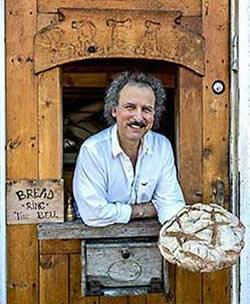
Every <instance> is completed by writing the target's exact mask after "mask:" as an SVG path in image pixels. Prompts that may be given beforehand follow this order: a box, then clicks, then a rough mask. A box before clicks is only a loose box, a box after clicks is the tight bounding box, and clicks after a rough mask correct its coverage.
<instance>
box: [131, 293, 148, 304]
mask: <svg viewBox="0 0 250 304" xmlns="http://www.w3.org/2000/svg"><path fill="white" fill-rule="evenodd" d="M127 299H128V304H146V300H147V298H146V295H141V296H128V298H127Z"/></svg>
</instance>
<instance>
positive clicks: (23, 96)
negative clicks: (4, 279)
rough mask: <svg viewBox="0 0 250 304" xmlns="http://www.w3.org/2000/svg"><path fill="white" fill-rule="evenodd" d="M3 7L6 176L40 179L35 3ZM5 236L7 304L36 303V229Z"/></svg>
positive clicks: (29, 227)
mask: <svg viewBox="0 0 250 304" xmlns="http://www.w3.org/2000/svg"><path fill="white" fill-rule="evenodd" d="M5 3H6V85H7V88H6V89H7V91H6V99H7V100H6V101H7V104H6V110H7V177H8V179H23V178H26V179H29V178H31V179H33V178H34V179H36V178H37V176H38V165H37V164H38V156H37V150H38V145H37V141H38V134H37V104H36V98H37V88H36V83H37V82H36V77H35V76H34V74H33V36H34V34H35V32H36V18H37V14H36V12H37V5H36V4H37V2H36V1H28V0H20V1H11V0H7V1H5ZM27 88H28V89H27ZM7 233H8V242H7V244H8V245H7V246H8V247H7V250H8V266H7V269H8V283H7V285H8V303H13V304H19V303H26V304H33V303H37V302H38V289H39V287H38V271H37V270H38V262H37V260H38V259H37V255H38V242H37V236H36V235H37V232H36V226H34V225H27V226H22V227H20V226H16V225H13V226H9V227H8V229H7ZM31 261H32V263H30V262H31ZM27 265H29V267H28V268H27Z"/></svg>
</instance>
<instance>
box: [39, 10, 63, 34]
mask: <svg viewBox="0 0 250 304" xmlns="http://www.w3.org/2000/svg"><path fill="white" fill-rule="evenodd" d="M57 22H58V14H57V13H50V14H38V15H37V30H38V31H40V30H41V29H42V28H44V27H46V26H50V25H53V24H56V23H57Z"/></svg>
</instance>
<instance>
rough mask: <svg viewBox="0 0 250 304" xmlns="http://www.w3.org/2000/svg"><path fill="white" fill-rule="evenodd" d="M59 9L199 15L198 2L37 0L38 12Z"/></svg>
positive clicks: (163, 0)
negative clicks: (142, 10)
mask: <svg viewBox="0 0 250 304" xmlns="http://www.w3.org/2000/svg"><path fill="white" fill-rule="evenodd" d="M59 7H70V8H75V7H78V8H100V9H108V8H112V9H131V8H132V9H156V10H172V11H173V10H175V11H181V12H183V14H184V15H190V16H199V15H200V14H201V1H200V0H186V1H185V2H184V3H183V2H180V1H178V0H136V1H133V0H127V1H124V0H109V1H101V0H84V1H82V0H75V1H71V0H54V1H50V0H38V10H39V12H56V11H57V9H58V8H59Z"/></svg>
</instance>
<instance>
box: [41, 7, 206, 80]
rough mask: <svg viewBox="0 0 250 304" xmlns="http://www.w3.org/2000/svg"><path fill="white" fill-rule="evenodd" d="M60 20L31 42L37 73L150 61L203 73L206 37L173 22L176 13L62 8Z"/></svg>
mask: <svg viewBox="0 0 250 304" xmlns="http://www.w3.org/2000/svg"><path fill="white" fill-rule="evenodd" d="M60 16H63V20H62V21H59V22H58V24H56V25H51V26H49V27H46V28H44V29H42V30H41V31H40V32H39V33H38V34H37V35H36V37H35V71H36V72H41V71H44V70H47V69H49V68H51V67H54V66H57V65H61V64H64V63H66V62H71V61H75V60H81V59H88V58H107V57H126V58H148V59H158V60H166V61H170V62H174V63H177V64H181V65H184V66H186V67H188V68H190V69H192V70H194V71H195V72H196V73H198V74H201V75H203V74H204V48H205V45H204V38H203V37H202V36H200V35H198V34H195V33H193V32H191V31H188V30H187V29H185V28H183V27H182V26H181V25H180V24H178V22H177V21H176V20H177V19H179V18H180V17H181V14H180V13H179V12H165V11H143V10H138V11H136V10H131V11H129V10H112V9H109V10H108V9H106V10H95V9H60Z"/></svg>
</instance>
